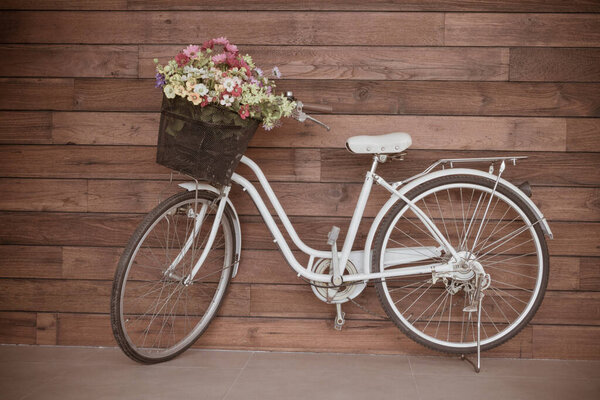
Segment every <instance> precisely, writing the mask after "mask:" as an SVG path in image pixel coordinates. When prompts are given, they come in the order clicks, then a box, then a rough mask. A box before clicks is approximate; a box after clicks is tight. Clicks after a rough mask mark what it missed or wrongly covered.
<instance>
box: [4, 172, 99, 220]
mask: <svg viewBox="0 0 600 400" xmlns="http://www.w3.org/2000/svg"><path fill="white" fill-rule="evenodd" d="M0 193H2V194H3V196H2V197H0V210H15V211H58V210H60V211H75V212H81V211H87V208H88V207H87V202H88V197H89V195H88V190H87V182H86V181H85V180H82V179H77V180H75V179H5V178H0Z"/></svg>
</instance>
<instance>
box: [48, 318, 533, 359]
mask: <svg viewBox="0 0 600 400" xmlns="http://www.w3.org/2000/svg"><path fill="white" fill-rule="evenodd" d="M108 318H109V317H108V315H102V314H95V315H94V314H68V313H65V314H59V324H60V327H61V329H60V332H59V337H58V344H60V345H67V344H68V345H81V344H82V343H87V342H89V343H90V344H91V345H95V346H115V342H114V339H113V336H112V332H111V330H110V323H109V322H108ZM75 332H81V335H76V334H75ZM82 336H85V338H84V337H82ZM531 342H532V328H531V327H528V328H525V329H524V330H523V332H521V333H520V334H519V335H518V336H517V337H516V338H515V339H514V340H512V341H509V342H508V343H506V344H505V345H503V346H501V347H499V348H497V349H494V350H491V351H490V352H486V354H487V355H488V356H490V357H525V358H529V357H531ZM365 343H368V346H366V345H365ZM194 346H195V347H201V348H213V349H229V350H268V349H270V350H271V351H273V350H275V351H315V352H339V353H361V354H365V353H366V354H420V355H435V353H434V352H433V351H431V350H428V349H426V348H425V347H423V346H421V345H419V344H416V343H415V342H413V341H412V340H410V339H409V338H408V337H406V336H405V335H402V334H398V328H396V327H395V326H394V325H393V324H392V323H391V322H389V321H361V320H348V321H347V322H346V324H345V325H344V329H343V330H342V331H340V332H337V331H335V330H334V329H333V325H332V323H331V321H329V320H319V319H275V318H236V317H234V318H228V317H217V318H215V319H214V320H213V322H211V325H210V326H209V328H208V329H207V331H206V332H205V333H204V334H203V335H202V337H200V339H199V340H198V342H196V343H195V344H194ZM303 349H304V350H303Z"/></svg>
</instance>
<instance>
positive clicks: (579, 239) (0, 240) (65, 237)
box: [0, 212, 600, 257]
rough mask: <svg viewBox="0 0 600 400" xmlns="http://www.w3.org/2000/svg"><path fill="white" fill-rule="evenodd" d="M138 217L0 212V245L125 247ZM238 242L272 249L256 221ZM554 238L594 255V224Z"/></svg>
mask: <svg viewBox="0 0 600 400" xmlns="http://www.w3.org/2000/svg"><path fill="white" fill-rule="evenodd" d="M142 217H143V215H141V214H136V215H133V214H95V213H35V212H0V222H1V223H2V224H1V225H0V244H7V245H36V246H47V245H54V246H111V247H122V246H125V244H126V242H127V240H128V239H129V236H130V235H131V233H132V232H133V231H134V229H135V227H136V226H137V224H138V223H139V222H140V221H141V219H142ZM290 220H291V222H292V223H293V224H294V227H295V228H296V231H297V232H298V235H300V237H302V239H303V240H304V242H305V243H306V244H307V245H309V246H312V247H315V248H318V249H325V248H326V243H327V234H328V232H329V231H330V230H331V226H332V225H335V226H339V227H340V228H341V229H342V231H346V230H347V229H348V225H349V224H350V219H349V218H339V217H335V218H326V217H318V218H317V217H292V218H290ZM240 221H241V225H242V236H243V237H244V242H243V243H242V246H243V248H245V249H256V250H264V249H267V250H274V249H276V247H275V244H274V243H273V241H272V238H271V234H270V233H269V231H268V230H267V228H266V227H265V226H264V224H263V222H262V220H261V219H260V217H256V216H242V217H241V220H240ZM370 222H371V219H369V218H366V219H365V220H364V224H363V226H361V227H360V228H359V230H358V234H357V238H356V242H355V247H354V248H355V249H356V250H358V249H360V246H361V245H362V243H364V241H365V239H366V236H367V233H368V227H369V226H370ZM551 229H552V232H553V233H554V240H553V241H550V243H549V252H550V254H551V255H563V256H593V257H597V256H600V245H598V240H597V238H598V235H600V223H591V222H558V221H556V222H553V223H552V227H551Z"/></svg>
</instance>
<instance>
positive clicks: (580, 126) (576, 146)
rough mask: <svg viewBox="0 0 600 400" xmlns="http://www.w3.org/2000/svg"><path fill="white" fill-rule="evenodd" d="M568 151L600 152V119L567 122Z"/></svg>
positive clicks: (575, 119)
mask: <svg viewBox="0 0 600 400" xmlns="http://www.w3.org/2000/svg"><path fill="white" fill-rule="evenodd" d="M567 151H595V152H600V118H574V119H572V120H571V119H569V120H567Z"/></svg>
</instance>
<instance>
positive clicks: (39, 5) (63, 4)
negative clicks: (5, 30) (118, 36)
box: [0, 0, 127, 10]
mask: <svg viewBox="0 0 600 400" xmlns="http://www.w3.org/2000/svg"><path fill="white" fill-rule="evenodd" d="M0 9H6V10H126V9H127V0H4V1H2V3H0Z"/></svg>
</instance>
